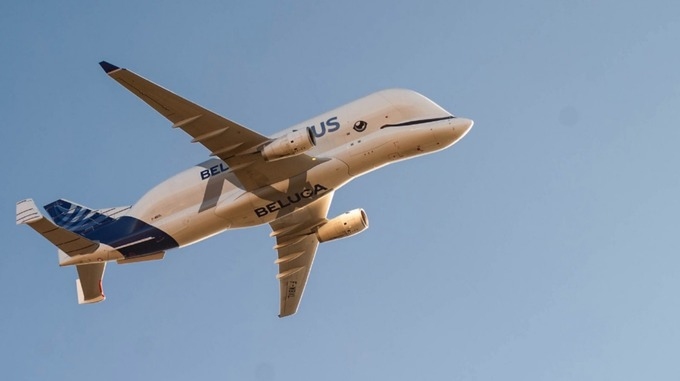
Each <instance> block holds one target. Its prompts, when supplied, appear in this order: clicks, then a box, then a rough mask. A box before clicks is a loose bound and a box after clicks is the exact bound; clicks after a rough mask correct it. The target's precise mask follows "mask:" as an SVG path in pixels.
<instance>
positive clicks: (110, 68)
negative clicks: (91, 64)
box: [99, 61, 120, 74]
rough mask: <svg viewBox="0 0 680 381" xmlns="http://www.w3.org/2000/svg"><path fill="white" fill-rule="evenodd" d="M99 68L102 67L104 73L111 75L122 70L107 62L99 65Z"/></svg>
mask: <svg viewBox="0 0 680 381" xmlns="http://www.w3.org/2000/svg"><path fill="white" fill-rule="evenodd" d="M99 66H101V67H102V69H104V71H105V72H106V74H109V73H111V72H113V71H116V70H120V68H119V67H118V66H116V65H114V64H111V63H109V62H106V61H101V62H100V63H99Z"/></svg>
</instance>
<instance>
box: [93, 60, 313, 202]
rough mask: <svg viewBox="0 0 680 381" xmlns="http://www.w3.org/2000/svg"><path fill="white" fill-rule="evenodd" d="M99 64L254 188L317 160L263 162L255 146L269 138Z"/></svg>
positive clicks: (302, 157) (126, 72)
mask: <svg viewBox="0 0 680 381" xmlns="http://www.w3.org/2000/svg"><path fill="white" fill-rule="evenodd" d="M99 65H100V66H101V67H102V69H104V71H105V72H106V74H108V75H109V76H110V77H111V78H113V79H115V80H116V81H117V82H118V83H120V84H121V85H123V87H125V88H126V89H128V90H130V91H131V92H132V93H133V94H135V95H137V96H138V97H139V98H141V99H142V100H143V101H144V102H146V103H147V104H148V105H149V106H151V107H152V108H153V109H154V110H156V111H158V112H159V113H160V114H161V115H163V116H164V117H165V118H167V119H168V120H169V121H170V122H171V123H173V125H172V127H173V128H181V129H182V130H184V132H186V133H187V134H189V135H191V137H192V138H193V140H192V143H201V144H202V145H203V146H205V147H206V148H207V149H208V150H210V152H211V156H216V157H219V158H220V159H222V160H223V161H224V162H226V163H227V165H228V166H229V167H230V171H231V172H233V173H234V175H235V176H236V177H237V178H238V180H239V181H240V182H241V184H242V186H243V189H245V190H249V191H250V190H254V189H257V188H260V187H263V186H266V185H270V184H272V183H275V182H278V181H281V180H284V179H287V178H289V177H292V176H294V175H296V174H299V173H302V172H304V171H306V170H309V169H310V168H312V167H313V166H314V165H316V164H317V162H315V161H314V160H313V158H312V157H310V156H308V155H298V156H294V157H290V158H286V159H282V160H277V161H272V162H266V161H265V160H264V159H263V157H262V155H261V154H260V152H259V149H260V148H261V147H262V146H263V145H264V144H266V143H268V142H269V141H270V139H269V138H267V137H266V136H263V135H261V134H259V133H257V132H255V131H252V130H250V129H248V128H246V127H244V126H242V125H240V124H238V123H236V122H234V121H231V120H229V119H227V118H224V117H222V116H220V115H218V114H216V113H214V112H212V111H210V110H207V109H205V108H203V107H201V106H199V105H197V104H194V103H192V102H190V101H188V100H186V99H184V98H182V97H180V96H179V95H176V94H175V93H173V92H171V91H169V90H166V89H165V88H163V87H161V86H158V85H156V84H155V83H153V82H151V81H149V80H147V79H145V78H143V77H141V76H139V75H137V74H135V73H133V72H132V71H129V70H127V69H123V68H119V67H118V66H115V65H112V64H110V63H108V62H106V61H102V62H100V63H99Z"/></svg>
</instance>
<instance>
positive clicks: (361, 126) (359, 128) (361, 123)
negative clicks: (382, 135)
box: [354, 120, 367, 132]
mask: <svg viewBox="0 0 680 381" xmlns="http://www.w3.org/2000/svg"><path fill="white" fill-rule="evenodd" d="M366 126H367V123H366V122H364V121H363V120H360V121H358V122H356V123H354V131H356V132H362V131H364V130H365V129H366Z"/></svg>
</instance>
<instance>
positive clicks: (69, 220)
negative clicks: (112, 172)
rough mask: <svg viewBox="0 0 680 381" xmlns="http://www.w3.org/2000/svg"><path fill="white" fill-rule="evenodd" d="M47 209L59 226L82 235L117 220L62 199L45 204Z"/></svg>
mask: <svg viewBox="0 0 680 381" xmlns="http://www.w3.org/2000/svg"><path fill="white" fill-rule="evenodd" d="M45 210H46V211H47V213H48V214H49V215H50V217H52V220H53V221H54V223H55V224H57V226H59V227H62V228H64V229H67V230H70V231H72V232H74V233H77V234H80V235H85V233H86V232H88V231H91V230H94V229H96V228H98V227H101V226H104V225H108V224H110V223H112V222H114V221H115V219H114V218H111V217H109V216H107V215H106V214H104V213H101V212H100V211H96V210H91V209H88V208H86V207H84V206H82V205H78V204H76V203H74V202H71V201H67V200H62V199H59V200H57V201H54V202H52V203H49V204H47V205H45Z"/></svg>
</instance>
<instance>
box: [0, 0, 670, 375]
mask: <svg viewBox="0 0 680 381" xmlns="http://www.w3.org/2000/svg"><path fill="white" fill-rule="evenodd" d="M228 3H229V2H223V1H197V2H191V4H190V3H188V2H187V3H186V4H180V3H173V2H144V3H141V4H140V3H138V2H128V1H118V2H114V3H112V2H76V1H64V2H59V3H55V2H46V1H36V2H4V3H2V4H0V36H1V37H0V48H1V51H2V55H1V57H2V60H1V62H2V70H1V71H0V89H1V91H0V110H2V116H3V118H2V120H3V123H4V127H3V128H1V129H0V145H1V149H0V155H2V163H3V164H4V165H3V166H2V169H1V170H2V178H4V179H5V182H4V186H3V187H2V191H1V193H0V197H2V203H0V211H1V212H2V215H3V216H5V218H3V219H2V220H1V222H0V223H1V224H2V226H1V227H0V231H2V235H3V242H4V243H5V246H4V249H3V250H2V251H3V255H1V256H0V303H2V306H3V308H2V309H1V310H0V337H1V338H2V345H0V359H2V360H0V365H2V366H0V375H1V377H2V378H3V379H8V380H9V379H11V380H22V379H26V380H32V379H52V380H66V379H68V380H71V379H84V378H91V377H97V378H98V379H102V380H120V379H123V378H125V379H132V380H135V379H167V380H183V379H188V378H192V379H243V380H288V379H299V380H318V379H325V380H346V379H388V378H389V379H395V380H411V379H454V380H489V379H513V380H514V379H517V380H545V379H552V380H602V379H624V380H625V379H655V380H676V379H677V378H678V375H679V374H680V365H678V362H677V353H678V343H680V329H679V328H678V324H677V322H678V321H680V308H679V302H678V296H677V290H678V288H679V287H680V280H679V278H678V276H677V274H678V270H679V269H680V259H678V245H677V242H678V241H677V237H678V233H677V231H678V215H679V212H680V204H679V202H678V194H680V176H678V169H677V168H678V163H679V162H680V157H679V154H678V152H679V150H678V144H679V143H680V132H679V129H678V128H677V126H678V122H677V121H678V120H680V107H678V106H679V105H680V71H678V67H680V53H679V50H678V49H677V45H678V36H680V18H679V17H678V14H680V9H678V6H677V5H676V3H675V2H670V1H668V2H664V1H647V2H642V1H639V2H636V1H597V2H594V1H551V2H545V1H516V2H503V1H454V2H449V1H424V2H378V1H376V2H351V1H345V2H297V3H294V4H289V3H286V2H270V3H267V2H239V4H228ZM100 60H108V61H110V62H112V63H114V64H117V65H119V66H124V67H128V68H130V69H132V70H134V71H136V72H138V73H139V74H141V75H143V76H146V77H148V78H149V79H151V80H153V81H155V82H157V83H159V84H162V85H163V86H165V87H167V88H169V89H171V90H173V91H175V92H177V93H179V94H181V95H183V96H185V97H187V98H189V99H191V100H193V101H195V102H196V103H199V104H201V105H204V106H206V107H208V108H210V109H213V110H214V111H216V112H218V113H220V114H222V115H224V116H226V117H228V118H231V119H234V120H236V121H239V122H240V123H242V124H244V125H247V126H249V127H250V128H252V129H255V130H257V131H260V132H262V133H265V134H272V133H274V132H276V131H278V130H281V129H283V128H285V127H287V126H289V125H292V124H294V123H297V122H299V121H302V120H305V119H307V118H309V117H312V116H314V115H317V114H319V113H321V112H324V111H326V110H328V109H331V108H334V107H337V106H339V105H342V104H344V103H346V102H349V101H351V100H353V99H356V98H358V97H361V96H363V95H366V94H369V93H371V92H374V91H377V90H380V89H384V88H391V87H405V88H411V89H414V90H416V91H419V92H421V93H423V94H424V95H426V96H428V97H429V98H431V99H432V100H434V101H435V102H437V103H438V104H440V105H441V106H442V107H444V108H445V109H447V110H449V111H451V112H453V113H455V114H457V115H461V116H465V117H469V118H472V119H474V120H475V127H474V128H473V129H472V131H471V132H470V133H469V134H468V135H467V136H466V137H465V138H464V139H463V140H462V141H461V142H460V143H459V144H457V145H456V146H455V147H453V148H451V149H448V150H446V151H443V152H439V153H436V154H433V155H429V156H426V157H422V158H418V159H415V160H411V161H407V162H403V163H399V164H396V165H393V166H389V167H386V168H383V169H381V170H379V171H376V172H373V173H371V174H369V175H367V176H365V177H362V178H360V179H357V180H356V181H354V182H352V183H350V184H349V185H347V186H346V187H345V188H343V189H342V190H341V191H339V192H338V193H337V194H336V197H335V199H334V204H333V206H332V208H331V214H332V215H336V214H339V213H342V212H344V211H346V210H350V209H353V208H356V207H363V208H365V209H366V211H367V213H368V215H369V218H370V222H371V227H370V229H369V230H367V231H366V232H364V233H362V234H361V235H358V236H356V237H353V238H350V239H346V240H341V241H337V242H331V243H327V244H323V245H322V246H321V247H320V250H319V253H318V256H317V259H316V262H315V267H314V270H313V273H312V275H311V278H310V281H309V284H308V288H307V290H306V292H305V299H304V300H303V303H302V306H301V309H300V311H299V313H298V314H297V315H295V316H294V317H292V318H287V319H278V318H277V317H276V315H277V313H278V284H277V281H276V279H275V274H276V266H275V265H274V263H273V261H274V259H275V255H276V254H275V252H274V251H273V250H272V246H273V241H272V240H271V238H269V237H268V233H269V228H268V227H267V226H263V227H258V228H253V229H247V230H238V231H230V232H226V233H224V234H221V235H219V236H217V237H213V238H212V239H210V240H207V241H204V242H201V243H199V244H196V245H193V246H190V247H187V248H183V249H180V250H175V251H172V252H170V253H169V254H168V255H167V256H166V258H165V260H163V261H161V262H155V263H154V262H151V263H142V264H138V265H126V266H118V265H115V264H112V265H110V266H108V269H107V272H106V277H105V290H106V294H107V297H108V298H107V300H106V301H105V302H104V303H100V304H97V305H91V306H78V305H77V303H76V294H75V287H74V280H75V279H76V274H75V270H74V269H71V268H59V267H58V266H57V258H56V250H55V249H54V248H53V247H52V246H50V244H49V243H48V242H47V241H45V240H43V239H42V238H41V237H39V236H38V235H36V234H35V233H34V232H33V231H32V230H30V229H28V228H26V227H23V226H20V227H17V226H15V225H14V209H15V206H14V205H15V202H16V201H18V200H20V199H23V198H26V197H32V198H34V199H35V200H36V201H37V202H38V204H39V205H44V204H46V203H48V202H51V201H53V200H55V199H57V198H66V199H70V200H73V201H76V202H78V203H81V204H84V205H88V206H91V207H94V208H102V207H108V206H118V205H128V204H131V203H134V202H135V201H136V200H137V199H138V198H139V197H141V196H142V195H143V194H144V192H146V191H147V190H148V189H150V188H151V187H152V186H154V185H155V184H156V183H158V182H160V181H162V180H163V179H165V178H167V177H169V176H171V175H173V174H174V173H176V172H179V171H181V170H182V169H185V168H187V167H189V166H191V165H193V164H195V163H198V162H200V161H202V160H204V159H205V158H206V157H207V154H208V152H207V151H206V150H205V149H204V148H203V147H201V146H199V145H192V144H190V143H189V141H190V138H189V137H188V136H186V135H184V134H183V133H182V132H181V131H177V130H173V129H171V128H170V127H169V123H168V122H167V121H166V120H164V119H163V118H162V117H160V116H159V115H157V114H156V113H155V112H154V111H153V110H152V109H150V108H149V107H148V106H146V105H145V104H144V103H142V102H141V101H140V100H139V99H137V98H136V97H134V96H133V95H132V94H130V93H128V92H127V91H126V90H124V89H123V88H122V87H120V86H119V85H118V84H117V83H115V82H114V81H112V80H111V79H110V78H108V77H107V76H106V75H105V74H104V73H103V72H102V71H101V69H100V67H99V66H98V65H97V62H99V61H100Z"/></svg>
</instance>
